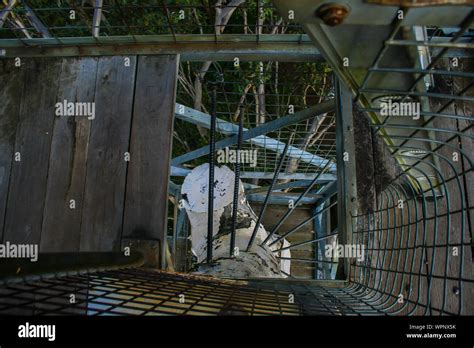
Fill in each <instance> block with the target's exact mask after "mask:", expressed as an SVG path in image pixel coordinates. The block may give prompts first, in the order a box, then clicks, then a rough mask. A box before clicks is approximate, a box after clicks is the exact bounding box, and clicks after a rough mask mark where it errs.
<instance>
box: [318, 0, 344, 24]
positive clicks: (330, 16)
mask: <svg viewBox="0 0 474 348" xmlns="http://www.w3.org/2000/svg"><path fill="white" fill-rule="evenodd" d="M348 14H349V8H348V7H347V6H346V5H342V4H334V3H331V4H324V5H322V6H321V7H319V8H318V9H317V10H316V17H318V18H321V19H322V20H323V22H324V24H326V25H329V26H331V27H334V26H336V25H339V24H341V23H342V22H343V21H344V19H345V18H346V17H347V15H348Z"/></svg>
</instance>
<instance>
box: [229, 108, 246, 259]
mask: <svg viewBox="0 0 474 348" xmlns="http://www.w3.org/2000/svg"><path fill="white" fill-rule="evenodd" d="M239 117H240V118H239V132H238V140H237V162H236V163H235V182H234V200H233V205H232V229H231V234H230V250H229V256H230V257H233V256H234V248H235V228H236V226H237V206H238V204H239V181H240V150H241V148H242V142H243V132H244V107H243V105H241V106H240V116H239Z"/></svg>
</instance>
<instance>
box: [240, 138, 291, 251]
mask: <svg viewBox="0 0 474 348" xmlns="http://www.w3.org/2000/svg"><path fill="white" fill-rule="evenodd" d="M290 143H291V139H288V142H287V143H286V145H285V148H284V149H283V153H282V154H281V155H280V160H279V161H278V166H277V168H276V169H275V173H274V174H273V179H272V182H271V183H270V186H269V187H268V192H267V195H266V196H265V200H264V201H263V205H262V206H261V208H260V213H259V214H258V218H257V222H256V223H255V227H254V229H253V232H252V236H251V237H250V240H249V243H248V245H247V251H249V250H250V248H251V247H252V245H253V242H254V241H255V237H256V236H257V232H258V228H259V226H260V221H262V217H263V214H264V213H265V209H266V208H267V204H268V200H269V198H270V195H271V193H272V191H273V187H274V186H275V183H276V181H277V179H278V175H279V174H280V171H281V168H282V166H283V160H284V159H285V156H286V152H287V151H288V147H289V145H290Z"/></svg>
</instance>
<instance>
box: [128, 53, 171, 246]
mask: <svg viewBox="0 0 474 348" xmlns="http://www.w3.org/2000/svg"><path fill="white" fill-rule="evenodd" d="M177 69H178V56H174V55H170V56H141V57H139V59H138V69H137V81H136V92H135V103H134V110H133V124H132V135H131V143H130V154H131V160H130V164H129V168H128V176H127V194H126V204H125V215H124V237H125V236H134V235H139V236H141V237H145V238H153V239H160V240H166V221H167V215H168V210H167V204H168V199H167V197H168V178H169V168H170V155H171V145H172V138H173V120H174V117H173V115H174V104H175V90H176V77H177ZM162 247H163V248H164V247H165V244H164V243H162ZM163 250H164V249H163ZM163 250H162V251H163ZM162 254H164V253H162Z"/></svg>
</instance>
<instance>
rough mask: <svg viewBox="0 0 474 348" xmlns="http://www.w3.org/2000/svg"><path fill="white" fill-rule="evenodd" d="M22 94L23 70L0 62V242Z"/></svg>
mask: <svg viewBox="0 0 474 348" xmlns="http://www.w3.org/2000/svg"><path fill="white" fill-rule="evenodd" d="M22 92H23V70H22V69H19V68H18V67H15V66H14V61H13V60H0V100H1V101H2V102H1V103H0V242H1V241H2V238H3V227H4V222H5V221H4V218H5V210H6V207H7V206H6V204H7V197H8V187H9V184H10V171H11V165H12V160H13V155H14V154H13V149H14V147H15V136H16V128H17V124H18V119H19V112H20V101H21V97H22Z"/></svg>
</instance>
